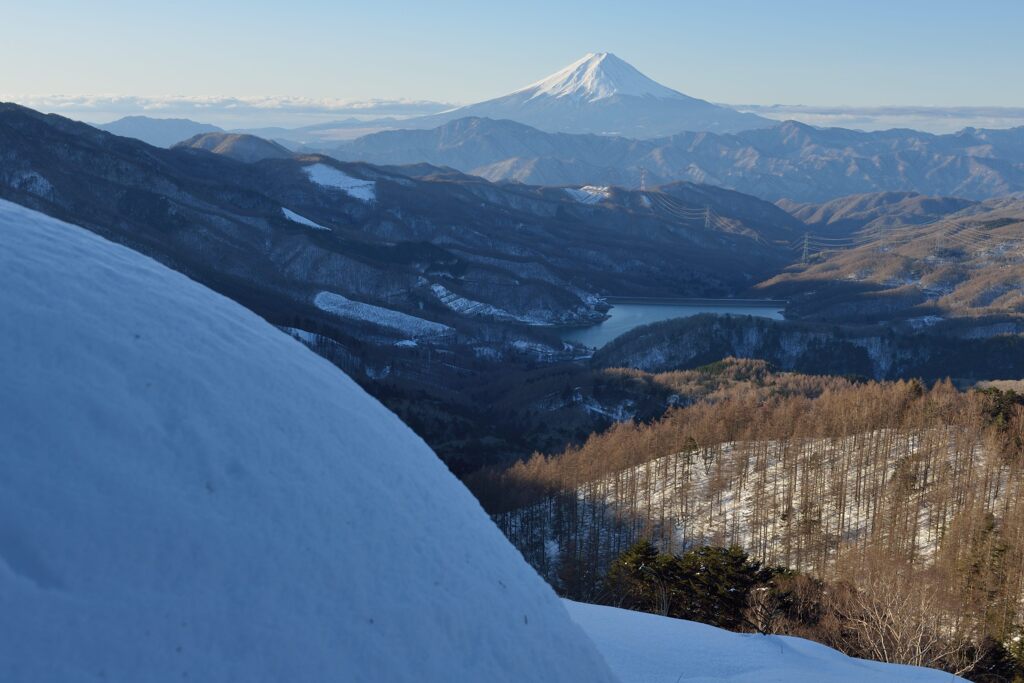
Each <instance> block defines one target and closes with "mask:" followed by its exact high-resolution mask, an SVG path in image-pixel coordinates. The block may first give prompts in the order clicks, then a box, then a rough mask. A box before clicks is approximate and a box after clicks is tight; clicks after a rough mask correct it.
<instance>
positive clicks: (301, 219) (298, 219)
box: [281, 206, 330, 230]
mask: <svg viewBox="0 0 1024 683" xmlns="http://www.w3.org/2000/svg"><path fill="white" fill-rule="evenodd" d="M281 213H283V214H284V217H285V218H287V219H288V220H290V221H291V222H293V223H298V224H299V225H305V226H306V227H307V228H313V229H314V230H330V228H325V227H324V226H322V225H320V224H319V223H314V222H313V221H311V220H309V219H308V218H306V217H305V216H300V215H299V214H297V213H295V212H294V211H292V210H291V209H286V208H284V207H283V206H282V207H281Z"/></svg>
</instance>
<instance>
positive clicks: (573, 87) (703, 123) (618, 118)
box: [404, 52, 775, 138]
mask: <svg viewBox="0 0 1024 683" xmlns="http://www.w3.org/2000/svg"><path fill="white" fill-rule="evenodd" d="M465 117H479V118H490V119H508V120H510V121H517V122H519V123H525V124H526V125H528V126H533V127H534V128H538V129H540V130H544V131H550V132H563V133H598V134H608V135H623V136H626V137H635V138H653V137H659V136H662V135H673V134H675V133H680V132H682V131H704V130H710V131H716V132H732V131H740V130H748V129H751V128H766V127H769V126H771V125H775V122H773V121H769V120H768V119H762V118H761V117H759V116H755V115H754V114H747V113H743V112H738V111H736V110H735V109H730V108H728V107H720V106H718V105H714V104H711V103H710V102H706V101H704V100H700V99H697V98H695V97H690V96H688V95H684V94H683V93H681V92H679V91H677V90H673V89H672V88H668V87H666V86H664V85H661V84H660V83H658V82H656V81H654V80H652V79H650V78H648V77H647V76H645V75H644V74H642V73H641V72H640V71H639V70H637V69H636V68H634V67H633V66H632V65H630V64H628V63H627V62H626V61H624V60H622V59H619V58H618V57H616V56H615V55H613V54H611V53H610V52H594V53H590V54H588V55H586V56H584V57H583V58H582V59H579V60H577V61H575V62H573V63H572V64H570V65H569V66H567V67H565V68H564V69H561V70H559V71H556V72H555V73H553V74H551V75H550V76H547V77H546V78H542V79H541V80H539V81H537V82H536V83H533V84H531V85H528V86H526V87H525V88H520V89H519V90H516V91H514V92H511V93H509V94H507V95H504V96H501V97H496V98H494V99H490V100H486V101H483V102H477V103H475V104H469V105H466V106H464V107H458V108H457V109H451V110H449V111H446V112H442V113H440V114H434V115H431V116H424V117H420V118H418V119H412V120H407V121H405V122H404V125H408V126H411V127H415V128H425V127H434V126H439V125H441V124H443V123H447V122H449V121H454V120H456V119H460V118H465Z"/></svg>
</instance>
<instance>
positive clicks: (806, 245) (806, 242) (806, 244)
mask: <svg viewBox="0 0 1024 683" xmlns="http://www.w3.org/2000/svg"><path fill="white" fill-rule="evenodd" d="M810 248H811V245H810V239H809V237H808V235H807V233H806V232H805V233H804V255H803V258H802V259H801V260H802V261H803V262H804V263H807V256H808V252H809V251H810Z"/></svg>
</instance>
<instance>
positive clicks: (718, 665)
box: [563, 600, 963, 683]
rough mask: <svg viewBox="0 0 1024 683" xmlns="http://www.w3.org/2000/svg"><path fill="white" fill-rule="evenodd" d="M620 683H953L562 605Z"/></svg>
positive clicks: (818, 649)
mask: <svg viewBox="0 0 1024 683" xmlns="http://www.w3.org/2000/svg"><path fill="white" fill-rule="evenodd" d="M563 603H564V604H565V607H566V609H568V610H569V616H570V617H572V619H573V621H575V622H576V623H577V624H579V625H580V626H582V627H583V630H584V632H586V634H587V635H588V636H590V638H591V639H592V640H593V641H594V643H595V644H596V645H597V649H598V650H600V651H601V654H602V655H604V658H605V661H606V662H608V665H609V666H610V667H611V668H612V671H614V672H615V673H616V674H617V675H618V676H619V679H620V680H621V681H622V683H633V682H635V683H679V682H680V681H686V683H712V682H718V681H730V682H731V683H765V682H768V681H778V682H780V683H781V682H783V681H785V682H786V683H850V682H851V681H857V683H953V682H954V681H963V679H962V678H958V677H956V676H953V675H952V674H948V673H945V672H943V671H936V670H934V669H924V668H921V667H916V666H903V665H900V664H883V663H881V662H869V661H867V660H864V659H854V658H852V657H847V656H846V655H844V654H843V653H841V652H838V651H837V650H833V649H832V648H830V647H826V646H824V645H820V644H818V643H814V642H811V641H809V640H804V639H803V638H793V637H789V636H763V635H757V634H750V633H732V632H731V631H725V630H723V629H720V628H715V627H714V626H708V625H707V624H698V623H696V622H692V621H684V620H682V619H671V618H669V617H659V616H656V615H653V614H644V613H642V612H631V611H629V610H624V609H617V608H615V607H603V606H600V605H587V604H584V603H580V602H572V601H570V600H563Z"/></svg>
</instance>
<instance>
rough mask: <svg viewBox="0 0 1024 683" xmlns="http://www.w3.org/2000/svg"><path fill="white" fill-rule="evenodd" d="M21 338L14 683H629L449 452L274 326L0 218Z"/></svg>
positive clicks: (43, 225) (57, 235) (18, 213)
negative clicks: (435, 448) (463, 478)
mask: <svg viewBox="0 0 1024 683" xmlns="http://www.w3.org/2000/svg"><path fill="white" fill-rule="evenodd" d="M0 316H2V318H3V320H5V321H6V322H7V324H6V325H5V327H4V332H3V334H2V335H0V387H3V390H2V391H0V633H2V634H3V635H2V637H0V680H3V681H12V682H13V681H19V682H20V681H25V682H29V681H31V682H37V681H39V682H41V681H60V682H61V683H67V682H74V681H99V680H108V681H123V682H127V681H146V682H147V683H151V682H162V681H178V682H180V681H183V680H190V681H211V682H219V681H245V682H246V683H253V682H258V681H274V682H280V681H301V682H303V683H308V682H311V681H325V682H327V681H330V682H331V683H339V682H341V681H345V682H350V681H388V682H391V681H416V682H417V683H419V682H431V681H566V682H569V681H572V682H575V681H612V680H614V678H613V676H612V674H611V673H610V672H609V671H608V669H607V667H606V665H605V664H604V662H603V661H602V660H601V658H600V656H599V655H598V653H597V652H596V650H595V648H594V646H593V645H592V644H591V643H590V642H589V641H588V640H587V638H586V637H585V636H584V635H583V633H582V632H581V631H580V629H579V628H578V627H576V626H575V625H574V624H573V623H572V622H571V621H570V619H569V618H568V616H567V614H566V612H565V609H564V608H563V607H562V605H561V604H560V602H559V601H558V600H557V598H556V597H555V595H554V593H553V592H552V591H551V590H550V589H549V588H548V587H547V586H546V585H545V584H544V583H543V582H542V581H541V580H540V578H538V577H537V575H536V574H535V573H534V572H533V571H532V570H531V569H530V568H529V567H528V566H527V565H526V563H525V562H524V561H523V559H522V557H521V556H520V555H519V553H518V552H517V551H516V550H515V549H514V548H513V547H512V546H511V545H510V544H509V543H508V542H507V541H506V540H505V539H504V538H503V537H502V535H501V533H500V532H499V531H498V529H497V528H496V527H495V526H494V525H493V524H492V523H491V522H490V520H489V519H487V516H486V515H485V514H484V512H483V511H482V510H481V509H480V507H479V505H478V504H477V503H476V501H475V500H473V498H472V497H471V496H470V494H469V493H468V492H467V491H466V490H465V489H464V488H463V487H462V485H461V484H459V483H458V482H457V481H456V480H455V478H454V477H453V476H452V475H451V474H450V473H449V472H448V471H447V469H446V468H445V467H444V466H443V465H442V464H441V462H440V461H439V460H438V459H437V458H436V457H435V456H434V454H433V453H432V452H431V451H430V449H429V448H428V447H427V446H426V445H425V444H424V443H423V442H422V441H421V440H420V439H419V438H418V437H416V436H415V435H414V434H413V433H412V432H411V431H410V430H409V429H408V428H406V427H405V425H403V424H402V423H401V422H400V421H399V420H398V418H396V417H395V416H394V415H392V414H391V413H390V412H388V411H387V410H386V409H385V408H384V407H383V406H381V405H380V404H379V403H377V402H376V401H375V400H374V399H372V398H371V397H370V396H368V395H367V394H366V393H364V392H363V390H362V389H360V388H359V387H357V386H356V384H355V383H354V382H352V381H351V380H350V379H349V378H348V377H346V376H345V375H344V374H343V373H341V372H340V371H339V370H338V369H337V368H335V367H334V366H332V365H331V364H330V363H328V362H327V361H325V360H323V359H321V358H319V357H317V356H316V355H315V354H313V353H312V352H311V351H309V350H307V349H306V348H304V347H303V346H302V344H300V343H299V342H298V341H296V340H294V339H291V338H290V337H288V336H287V335H285V334H283V333H281V332H280V331H278V330H277V329H275V328H273V327H272V326H270V325H269V324H267V323H266V322H265V321H263V320H262V319H260V318H258V317H257V316H256V315H254V314H252V313H250V312H249V311H247V310H245V309H243V308H242V307H240V306H238V305H237V304H235V303H233V302H231V301H229V300H228V299H225V298H223V297H221V296H220V295H218V294H215V293H213V292H211V291H210V290H207V289H205V288H203V287H202V286H200V285H198V284H196V283H195V282H193V281H191V280H189V279H187V278H186V277H184V276H183V275H180V274H178V273H175V272H172V271H170V270H168V269H167V268H165V267H164V266H162V265H160V264H158V263H156V262H155V261H153V260H151V259H149V258H146V257H144V256H141V255H140V254H137V253H135V252H132V251H130V250H128V249H125V248H124V247H121V246H118V245H115V244H113V243H110V242H107V241H105V240H103V239H101V238H99V237H97V236H95V235H93V234H91V233H89V232H87V231H85V230H83V229H80V228H76V227H74V226H70V225H67V224H65V223H61V222H59V221H57V220H54V219H51V218H48V217H46V216H43V215H41V214H38V213H35V212H32V211H29V210H28V209H24V208H22V207H19V206H16V205H14V204H10V203H8V202H4V201H0Z"/></svg>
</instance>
